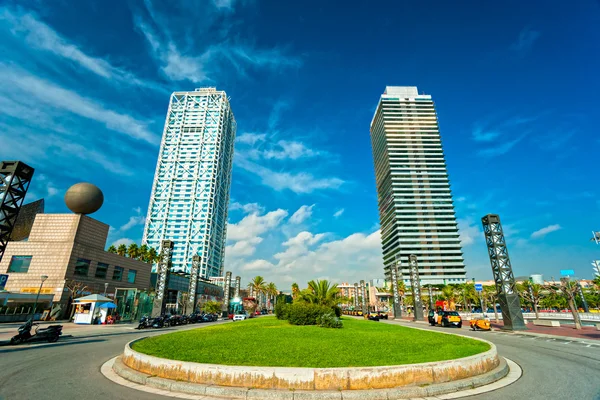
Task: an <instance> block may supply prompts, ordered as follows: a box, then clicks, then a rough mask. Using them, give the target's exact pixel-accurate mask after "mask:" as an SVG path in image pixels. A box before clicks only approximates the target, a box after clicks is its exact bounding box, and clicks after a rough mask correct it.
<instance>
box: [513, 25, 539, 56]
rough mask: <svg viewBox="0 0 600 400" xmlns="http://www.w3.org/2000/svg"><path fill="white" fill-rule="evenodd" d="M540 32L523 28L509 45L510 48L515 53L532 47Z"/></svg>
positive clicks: (526, 50)
mask: <svg viewBox="0 0 600 400" xmlns="http://www.w3.org/2000/svg"><path fill="white" fill-rule="evenodd" d="M540 36H541V33H540V32H539V31H536V30H533V29H531V28H528V27H526V28H523V29H522V30H521V32H520V33H519V37H518V38H517V40H516V41H515V42H514V43H512V44H511V45H510V50H512V51H514V52H517V53H525V52H528V51H529V50H531V49H532V48H533V45H534V44H535V42H536V41H537V40H538V39H539V37H540Z"/></svg>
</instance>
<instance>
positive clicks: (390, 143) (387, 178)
mask: <svg viewBox="0 0 600 400" xmlns="http://www.w3.org/2000/svg"><path fill="white" fill-rule="evenodd" d="M371 144H372V149H373V159H374V164H375V180H376V184H377V195H378V203H379V219H380V225H381V241H382V250H383V263H384V270H385V274H386V277H387V278H388V279H391V270H390V267H391V266H392V265H394V263H395V262H396V259H397V258H398V259H399V260H400V261H401V263H402V264H401V269H400V271H399V272H400V274H401V275H403V277H402V279H404V280H405V283H406V282H407V281H408V279H407V278H408V276H409V270H408V256H409V255H411V254H415V255H416V256H417V257H418V263H419V275H420V279H421V283H422V284H444V283H463V282H465V280H466V279H465V276H466V272H465V264H464V260H463V254H462V249H461V244H460V238H459V235H458V227H457V224H456V216H455V214H454V205H453V202H452V193H451V191H450V182H449V180H448V173H447V170H446V160H445V159H444V152H443V149H442V142H441V138H440V131H439V127H438V121H437V115H436V110H435V106H434V103H433V100H432V99H431V96H429V95H422V94H419V92H418V90H417V88H416V87H413V86H410V87H403V86H388V87H386V89H385V92H384V93H383V94H382V95H381V97H380V99H379V104H378V105H377V109H376V111H375V115H374V116H373V120H372V122H371ZM399 278H400V277H399Z"/></svg>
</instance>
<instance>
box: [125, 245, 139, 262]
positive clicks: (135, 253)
mask: <svg viewBox="0 0 600 400" xmlns="http://www.w3.org/2000/svg"><path fill="white" fill-rule="evenodd" d="M127 255H128V256H129V258H133V259H137V258H138V257H139V256H140V248H139V247H138V245H137V244H135V243H131V244H130V245H129V247H128V248H127Z"/></svg>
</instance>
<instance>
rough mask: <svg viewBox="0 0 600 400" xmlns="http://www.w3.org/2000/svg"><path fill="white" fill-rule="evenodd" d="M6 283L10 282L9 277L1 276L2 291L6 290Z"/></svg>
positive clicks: (0, 285) (0, 286) (0, 287)
mask: <svg viewBox="0 0 600 400" xmlns="http://www.w3.org/2000/svg"><path fill="white" fill-rule="evenodd" d="M6 281H8V275H4V274H0V290H4V287H5V286H6Z"/></svg>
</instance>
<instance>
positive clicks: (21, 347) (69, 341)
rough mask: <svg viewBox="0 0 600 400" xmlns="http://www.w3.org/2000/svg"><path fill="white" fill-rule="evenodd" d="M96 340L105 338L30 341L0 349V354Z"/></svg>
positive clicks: (94, 341)
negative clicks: (52, 341)
mask: <svg viewBox="0 0 600 400" xmlns="http://www.w3.org/2000/svg"><path fill="white" fill-rule="evenodd" d="M97 342H105V340H102V339H90V340H77V338H71V339H66V340H62V341H58V342H56V343H43V342H32V343H26V344H22V345H18V346H15V347H10V348H5V349H0V354H2V353H15V352H18V351H25V350H35V349H39V348H40V347H61V346H70V345H73V344H87V343H97ZM38 345H39V346H38Z"/></svg>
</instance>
